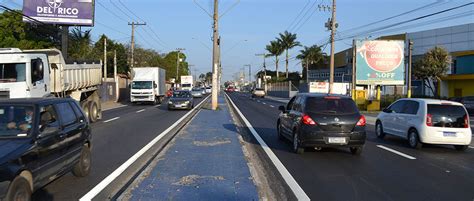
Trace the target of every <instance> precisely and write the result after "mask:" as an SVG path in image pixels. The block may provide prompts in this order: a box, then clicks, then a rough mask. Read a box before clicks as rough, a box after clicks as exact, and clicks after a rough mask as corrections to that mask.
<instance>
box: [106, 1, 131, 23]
mask: <svg viewBox="0 0 474 201" xmlns="http://www.w3.org/2000/svg"><path fill="white" fill-rule="evenodd" d="M109 2H110V3H111V4H112V5H113V6H114V7H115V8H117V9H118V10H119V11H120V12H121V13H123V14H124V15H125V16H127V17H128V18H129V19H131V20H132V21H134V19H133V17H130V15H128V14H127V13H126V12H125V11H123V10H122V9H121V8H120V7H118V6H117V4H115V3H114V2H113V1H112V0H109Z"/></svg>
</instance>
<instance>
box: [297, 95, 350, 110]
mask: <svg viewBox="0 0 474 201" xmlns="http://www.w3.org/2000/svg"><path fill="white" fill-rule="evenodd" d="M305 110H306V112H313V113H320V114H354V113H358V112H359V110H358V109H357V106H356V104H355V103H354V101H353V100H352V99H347V98H320V97H310V98H308V99H307V100H306V106H305Z"/></svg>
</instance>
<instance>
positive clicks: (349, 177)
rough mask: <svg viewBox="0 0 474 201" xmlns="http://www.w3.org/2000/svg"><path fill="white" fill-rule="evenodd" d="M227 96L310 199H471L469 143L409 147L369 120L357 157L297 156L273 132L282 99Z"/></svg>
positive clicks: (338, 152) (473, 157) (473, 177)
mask: <svg viewBox="0 0 474 201" xmlns="http://www.w3.org/2000/svg"><path fill="white" fill-rule="evenodd" d="M229 95H230V97H231V99H232V100H233V101H234V103H235V104H236V105H237V107H238V108H239V109H240V111H241V112H242V113H243V115H244V116H245V117H246V118H247V119H248V120H249V122H250V123H251V124H252V126H253V127H254V129H255V130H256V131H257V132H258V134H259V135H260V136H261V137H262V138H263V140H264V141H265V142H266V143H267V144H268V146H269V147H270V148H271V149H272V151H273V152H274V153H275V154H276V156H277V157H278V159H279V160H280V161H281V162H282V163H283V165H284V166H285V167H286V168H287V169H288V171H289V172H290V173H291V175H292V176H293V178H294V179H295V180H296V181H297V183H298V184H299V185H300V186H301V188H302V189H303V190H304V192H305V193H306V194H307V195H308V196H309V197H310V198H311V200H364V201H365V200H473V199H474V191H473V189H474V187H473V186H474V163H473V161H474V146H471V147H470V149H468V150H467V151H466V152H459V151H456V150H454V148H453V147H452V146H434V145H428V146H426V145H425V146H424V147H423V148H422V149H421V150H414V149H411V148H409V147H408V145H407V142H406V141H405V140H401V139H398V138H395V137H386V138H385V139H384V140H380V139H378V138H377V137H376V136H375V133H374V125H370V124H369V125H368V126H367V132H368V137H367V142H366V145H365V147H364V151H363V153H362V155H360V156H353V155H351V153H350V152H349V150H348V149H347V150H346V149H323V150H322V151H315V150H314V151H307V152H305V153H304V154H303V155H297V154H294V153H292V152H291V148H290V147H291V145H290V142H288V141H281V140H279V139H278V137H277V131H276V121H277V118H278V114H279V111H278V106H280V105H283V104H284V103H281V102H277V101H274V100H269V99H260V98H258V99H252V98H251V97H250V95H249V94H246V93H237V92H235V93H230V94H229Z"/></svg>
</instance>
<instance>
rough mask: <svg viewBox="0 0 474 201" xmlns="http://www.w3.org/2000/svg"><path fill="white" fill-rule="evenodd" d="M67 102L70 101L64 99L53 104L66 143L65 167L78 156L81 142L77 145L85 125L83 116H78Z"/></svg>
mask: <svg viewBox="0 0 474 201" xmlns="http://www.w3.org/2000/svg"><path fill="white" fill-rule="evenodd" d="M69 102H70V101H64V102H60V103H57V104H55V106H56V109H57V111H58V114H59V117H60V119H61V128H62V130H63V133H64V138H65V142H66V143H67V149H66V152H65V158H66V160H65V161H64V165H65V167H66V166H68V165H70V164H71V162H72V161H74V160H76V159H77V158H78V157H79V154H80V150H81V147H82V144H80V145H78V143H80V141H81V138H82V131H83V129H84V125H85V121H84V118H82V119H80V118H78V115H77V114H76V112H75V111H74V109H73V107H72V105H71V104H70V103H69Z"/></svg>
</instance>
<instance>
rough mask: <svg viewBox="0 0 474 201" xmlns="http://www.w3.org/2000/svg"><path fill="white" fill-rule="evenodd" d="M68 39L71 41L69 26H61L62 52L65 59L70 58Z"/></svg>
mask: <svg viewBox="0 0 474 201" xmlns="http://www.w3.org/2000/svg"><path fill="white" fill-rule="evenodd" d="M68 41H69V26H61V53H62V54H63V57H64V59H68V53H67V48H68Z"/></svg>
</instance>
